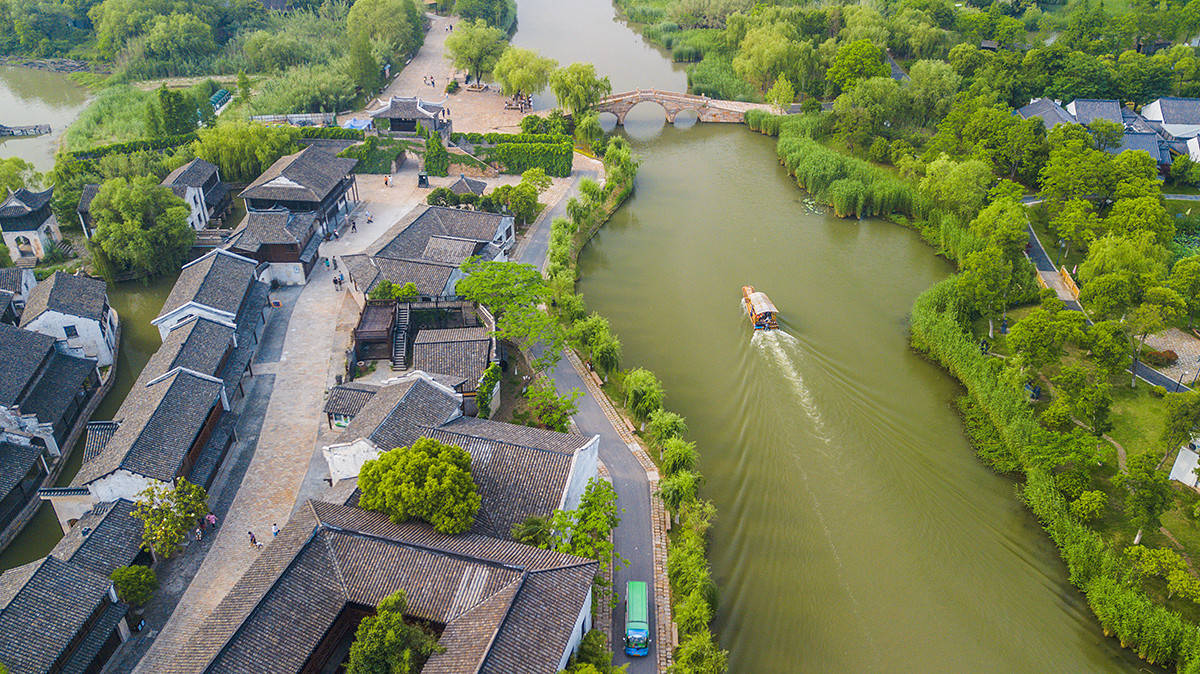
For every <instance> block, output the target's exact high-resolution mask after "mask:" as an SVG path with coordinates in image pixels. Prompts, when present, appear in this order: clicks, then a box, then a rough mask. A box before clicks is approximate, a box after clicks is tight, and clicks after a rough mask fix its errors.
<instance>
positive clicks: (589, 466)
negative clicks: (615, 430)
mask: <svg viewBox="0 0 1200 674" xmlns="http://www.w3.org/2000/svg"><path fill="white" fill-rule="evenodd" d="M599 460H600V436H599V435H593V436H592V440H591V442H589V443H588V444H587V445H586V446H584V447H583V449H580V450H579V451H578V452H575V459H574V460H573V461H572V462H571V473H570V475H568V476H567V488H566V490H564V491H563V498H562V505H561V506H559V507H560V508H561V509H563V510H575V509H576V508H578V507H579V501H580V500H581V499H582V498H583V492H584V491H585V490H586V489H587V483H588V480H590V479H592V478H593V477H596V475H598V474H599V470H600V466H599Z"/></svg>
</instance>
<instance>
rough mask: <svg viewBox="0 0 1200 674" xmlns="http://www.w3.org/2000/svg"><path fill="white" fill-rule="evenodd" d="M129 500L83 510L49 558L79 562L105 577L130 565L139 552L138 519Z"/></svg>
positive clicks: (139, 528)
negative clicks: (83, 513)
mask: <svg viewBox="0 0 1200 674" xmlns="http://www.w3.org/2000/svg"><path fill="white" fill-rule="evenodd" d="M133 509H134V504H133V502H132V501H129V500H128V499H117V500H116V501H109V502H107V503H99V504H97V505H96V507H95V508H93V509H92V510H91V511H90V512H88V513H86V514H85V515H84V516H83V517H80V518H79V521H78V522H76V523H75V526H73V527H71V530H70V531H68V532H67V533H66V535H65V536H63V537H62V540H60V541H59V542H58V544H57V545H55V546H54V549H53V550H51V551H50V555H51V556H52V557H57V558H58V559H61V560H62V561H64V562H72V563H75V564H78V565H80V566H82V567H84V568H85V569H88V570H91V571H95V572H96V573H98V574H100V575H102V576H105V577H108V576H109V575H110V574H111V573H112V572H113V571H114V570H116V569H117V568H119V567H122V566H129V564H131V563H132V562H133V560H134V559H136V558H137V556H138V554H139V553H140V552H141V543H142V530H143V529H144V525H143V523H142V521H141V520H139V519H137V518H136V517H134V516H133Z"/></svg>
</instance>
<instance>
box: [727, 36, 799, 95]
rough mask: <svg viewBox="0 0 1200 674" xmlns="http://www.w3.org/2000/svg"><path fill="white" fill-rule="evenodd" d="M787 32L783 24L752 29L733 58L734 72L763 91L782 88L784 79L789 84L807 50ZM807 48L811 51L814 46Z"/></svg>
mask: <svg viewBox="0 0 1200 674" xmlns="http://www.w3.org/2000/svg"><path fill="white" fill-rule="evenodd" d="M786 32H787V29H786V28H785V27H784V26H783V25H782V24H771V25H764V26H758V27H755V28H751V29H750V30H749V31H748V32H747V33H746V37H745V38H743V39H742V43H741V45H739V47H738V51H737V55H736V56H734V57H733V71H734V72H735V73H737V75H738V77H741V78H742V79H744V80H746V81H747V82H749V83H750V84H753V85H754V86H755V87H756V88H757V89H758V90H759V91H766V89H767V87H770V86H771V85H772V83H774V84H775V85H776V86H778V84H779V80H780V79H783V80H787V75H788V74H789V73H792V72H794V71H795V69H796V66H797V64H799V63H800V62H801V61H802V60H803V58H804V55H805V51H806V50H805V49H804V47H803V46H802V44H804V43H800V42H797V41H795V40H792V39H789V38H788V36H787V35H786ZM807 46H808V47H809V49H808V51H811V45H807ZM789 86H790V84H789ZM788 103H791V101H788Z"/></svg>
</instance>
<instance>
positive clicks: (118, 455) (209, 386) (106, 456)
mask: <svg viewBox="0 0 1200 674" xmlns="http://www.w3.org/2000/svg"><path fill="white" fill-rule="evenodd" d="M222 387H223V384H222V383H221V382H220V381H213V380H211V379H207V378H204V377H201V376H199V375H196V374H193V373H190V372H188V371H186V370H182V369H180V370H174V371H172V372H171V373H170V374H167V375H163V376H162V377H161V378H160V379H158V380H156V381H154V382H153V383H152V384H150V385H148V386H146V387H145V388H144V389H142V390H141V391H142V392H141V395H129V396H128V397H126V398H125V402H123V403H121V407H120V408H119V409H118V410H117V414H116V415H115V416H114V421H116V422H117V423H118V424H120V426H119V427H118V428H117V430H116V432H114V433H113V436H112V438H111V439H110V440H109V441H108V442H107V443H106V444H105V446H104V449H103V450H101V451H100V453H99V454H98V455H97V456H96V457H95V458H94V459H92V460H91V461H86V462H84V464H83V465H82V466H81V467H80V469H79V473H77V474H76V475H75V479H74V480H72V482H71V484H72V485H75V486H79V485H85V484H88V483H89V482H91V481H93V480H96V479H99V478H101V477H103V476H105V475H108V474H109V473H111V472H113V471H115V470H118V469H125V470H128V471H129V472H131V473H134V474H137V475H144V476H146V477H151V478H155V479H158V480H163V481H168V482H169V481H171V480H173V479H175V476H176V473H178V472H179V470H180V468H181V467H182V466H183V461H184V458H185V457H186V456H187V453H188V450H189V449H190V448H191V446H192V442H193V441H194V440H195V438H196V436H197V435H198V434H199V432H200V429H201V428H202V427H203V426H204V423H205V421H206V420H207V419H208V415H209V412H210V411H211V410H212V408H213V405H219V404H220V402H219V401H220V395H221V389H222Z"/></svg>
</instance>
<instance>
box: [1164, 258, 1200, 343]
mask: <svg viewBox="0 0 1200 674" xmlns="http://www.w3.org/2000/svg"><path fill="white" fill-rule="evenodd" d="M1167 286H1168V287H1170V288H1171V289H1172V290H1174V291H1175V292H1177V293H1179V296H1180V297H1181V298H1183V301H1184V303H1185V304H1186V305H1187V317H1188V328H1191V327H1192V320H1193V318H1195V315H1196V312H1198V311H1200V255H1193V256H1191V257H1185V258H1183V259H1182V260H1180V261H1178V262H1176V263H1175V266H1173V267H1171V275H1170V277H1168V278H1167Z"/></svg>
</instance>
